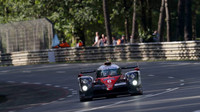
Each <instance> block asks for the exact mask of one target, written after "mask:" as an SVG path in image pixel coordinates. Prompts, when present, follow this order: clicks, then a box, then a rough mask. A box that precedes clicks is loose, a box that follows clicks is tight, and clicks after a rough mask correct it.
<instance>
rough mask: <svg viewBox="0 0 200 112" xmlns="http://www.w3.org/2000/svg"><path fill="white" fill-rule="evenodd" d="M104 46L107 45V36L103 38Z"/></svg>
mask: <svg viewBox="0 0 200 112" xmlns="http://www.w3.org/2000/svg"><path fill="white" fill-rule="evenodd" d="M104 45H105V46H107V45H108V37H107V36H105V40H104Z"/></svg>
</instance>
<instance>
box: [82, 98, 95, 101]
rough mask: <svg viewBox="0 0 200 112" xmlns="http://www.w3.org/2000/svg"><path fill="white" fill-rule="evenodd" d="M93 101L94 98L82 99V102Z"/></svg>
mask: <svg viewBox="0 0 200 112" xmlns="http://www.w3.org/2000/svg"><path fill="white" fill-rule="evenodd" d="M86 101H92V98H80V102H86Z"/></svg>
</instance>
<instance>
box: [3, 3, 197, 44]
mask: <svg viewBox="0 0 200 112" xmlns="http://www.w3.org/2000/svg"><path fill="white" fill-rule="evenodd" d="M125 1H126V2H127V4H128V6H127V7H128V8H125V5H124V0H109V2H108V4H109V13H110V21H111V29H112V35H114V36H117V37H120V36H121V35H124V34H125V28H124V19H125V17H128V18H129V23H128V24H129V26H130V27H129V31H130V32H131V27H132V14H133V12H132V11H133V10H132V9H133V6H132V4H133V0H125ZM142 2H145V3H144V5H145V7H144V8H145V9H144V11H145V13H146V14H147V18H146V19H144V18H143V16H144V14H143V13H141V12H142V8H143V7H142V5H141V4H140V3H138V5H139V8H138V9H137V14H138V18H137V23H138V24H139V25H138V31H139V33H138V34H139V36H140V37H141V38H143V39H144V40H146V39H147V38H150V37H151V36H152V33H153V31H154V30H155V29H157V26H158V17H159V8H160V0H142ZM0 4H1V5H0V10H1V12H0V24H5V23H10V22H15V21H24V20H32V19H38V18H44V17H46V18H48V19H49V20H51V21H52V23H53V24H54V27H55V33H57V34H58V36H59V38H60V39H62V40H63V39H66V40H67V41H69V42H70V43H73V44H75V38H76V37H81V36H83V35H84V38H85V43H86V45H91V44H92V43H93V41H94V36H95V32H96V31H98V32H99V34H102V33H104V34H105V26H104V16H103V8H102V0H0ZM147 4H149V7H150V9H148V8H147ZM198 4H200V2H199V1H198V0H196V1H193V12H196V18H197V19H198V18H200V11H199V9H200V7H199V5H198ZM169 8H170V12H171V16H172V23H173V24H172V28H175V27H176V21H177V1H170V2H169ZM150 11H151V14H152V15H151V16H149V15H148V14H149V13H150ZM148 17H150V19H149V18H148ZM143 20H144V21H147V23H148V22H151V24H150V23H148V24H147V26H146V27H147V29H148V30H147V31H146V30H144V29H143V27H142V24H143V22H144V21H143ZM196 22H197V23H199V21H196ZM196 25H197V26H196V28H197V31H198V30H199V28H200V26H198V24H196ZM175 32H176V31H175V29H173V32H172V34H173V35H175ZM199 35H200V34H199V32H197V36H199ZM172 40H173V39H172Z"/></svg>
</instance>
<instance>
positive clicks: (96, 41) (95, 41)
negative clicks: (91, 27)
mask: <svg viewBox="0 0 200 112" xmlns="http://www.w3.org/2000/svg"><path fill="white" fill-rule="evenodd" d="M99 39H100V38H99V32H96V36H95V40H94V44H93V45H92V46H97V44H98V41H99Z"/></svg>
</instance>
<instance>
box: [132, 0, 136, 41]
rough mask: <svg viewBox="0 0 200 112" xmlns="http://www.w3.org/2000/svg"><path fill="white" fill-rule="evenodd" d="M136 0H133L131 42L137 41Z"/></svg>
mask: <svg viewBox="0 0 200 112" xmlns="http://www.w3.org/2000/svg"><path fill="white" fill-rule="evenodd" d="M136 2H137V0H133V21H132V33H131V43H134V42H136Z"/></svg>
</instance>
